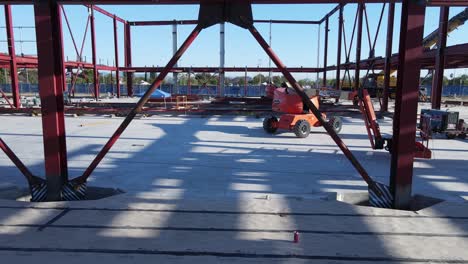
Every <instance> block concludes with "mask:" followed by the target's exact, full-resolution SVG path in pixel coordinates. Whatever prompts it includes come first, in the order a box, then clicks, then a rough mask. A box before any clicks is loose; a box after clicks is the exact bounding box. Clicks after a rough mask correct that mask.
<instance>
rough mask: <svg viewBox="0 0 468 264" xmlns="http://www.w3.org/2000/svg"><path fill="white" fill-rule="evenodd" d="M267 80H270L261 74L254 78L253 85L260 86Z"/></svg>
mask: <svg viewBox="0 0 468 264" xmlns="http://www.w3.org/2000/svg"><path fill="white" fill-rule="evenodd" d="M267 80H268V78H267V77H266V76H265V75H263V74H261V73H259V74H257V75H255V76H254V77H253V79H252V84H254V85H260V84H262V83H263V82H266V81H267Z"/></svg>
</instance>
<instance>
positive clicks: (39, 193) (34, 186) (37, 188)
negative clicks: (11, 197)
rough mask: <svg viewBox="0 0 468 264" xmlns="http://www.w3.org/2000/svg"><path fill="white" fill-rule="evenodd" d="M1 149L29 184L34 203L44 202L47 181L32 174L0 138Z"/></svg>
mask: <svg viewBox="0 0 468 264" xmlns="http://www.w3.org/2000/svg"><path fill="white" fill-rule="evenodd" d="M0 149H2V150H3V152H5V154H6V155H7V156H8V158H10V160H11V161H12V162H13V163H14V164H15V165H16V167H17V168H18V169H19V170H20V171H21V173H22V174H23V175H24V177H25V178H26V180H27V181H28V184H29V190H30V192H31V197H32V198H31V201H32V202H42V201H45V200H46V198H47V189H46V181H45V180H43V179H41V178H39V177H36V176H34V175H33V174H32V172H31V171H30V170H29V169H28V168H27V167H26V165H24V163H23V162H22V161H21V160H20V159H19V158H18V156H16V154H15V153H14V152H13V150H11V149H10V147H8V145H7V144H6V143H5V141H3V139H2V138H0Z"/></svg>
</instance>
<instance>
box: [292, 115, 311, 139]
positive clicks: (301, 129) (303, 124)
mask: <svg viewBox="0 0 468 264" xmlns="http://www.w3.org/2000/svg"><path fill="white" fill-rule="evenodd" d="M293 131H294V134H296V137H298V138H306V137H308V136H309V134H310V124H309V122H307V120H304V119H301V120H299V121H297V123H296V124H295V125H294V129H293Z"/></svg>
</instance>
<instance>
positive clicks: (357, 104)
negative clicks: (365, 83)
mask: <svg viewBox="0 0 468 264" xmlns="http://www.w3.org/2000/svg"><path fill="white" fill-rule="evenodd" d="M353 105H354V106H356V107H357V106H359V97H357V96H355V97H354V98H353Z"/></svg>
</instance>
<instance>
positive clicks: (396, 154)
mask: <svg viewBox="0 0 468 264" xmlns="http://www.w3.org/2000/svg"><path fill="white" fill-rule="evenodd" d="M425 11H426V9H425V6H423V5H418V4H416V3H414V1H412V0H404V1H403V3H402V8H401V27H400V48H399V58H398V65H399V66H398V85H397V95H396V101H395V116H394V119H393V147H392V161H391V168H390V186H391V188H392V190H393V192H394V197H395V204H394V206H395V208H396V209H407V208H409V205H410V201H411V188H412V181H413V159H414V151H415V146H414V144H415V140H416V119H417V118H416V117H417V109H418V91H419V77H420V74H421V64H420V59H421V57H422V55H423V47H422V40H423V33H424V16H425Z"/></svg>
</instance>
